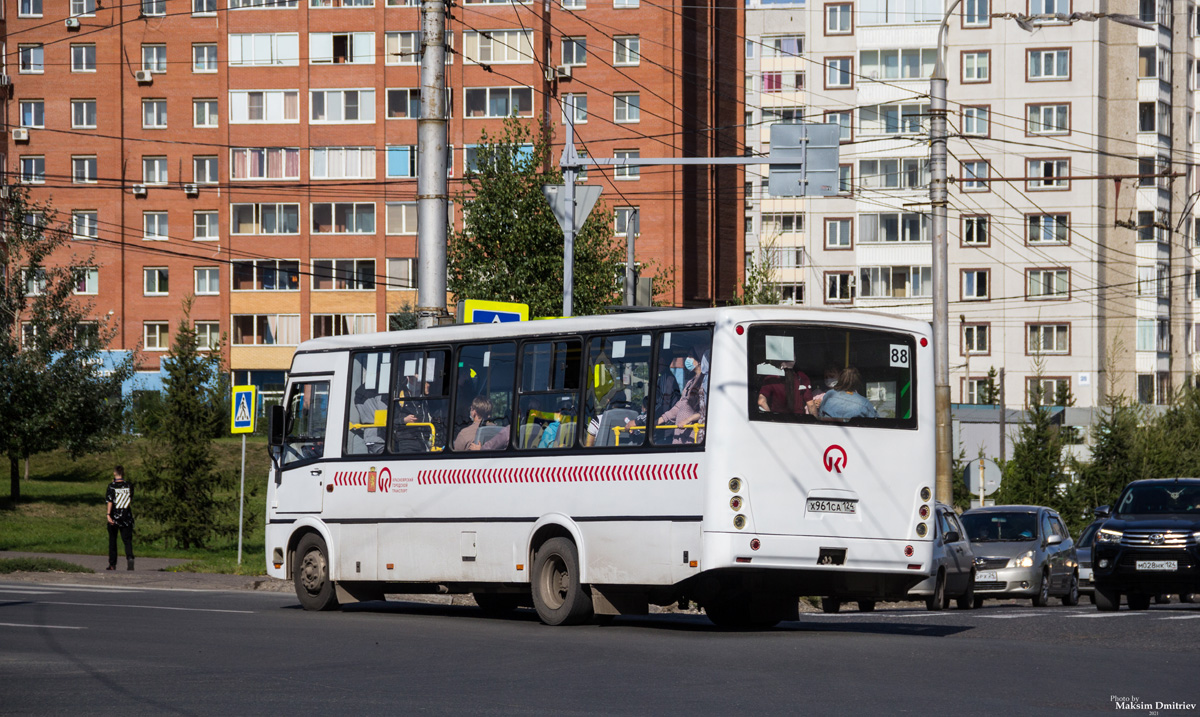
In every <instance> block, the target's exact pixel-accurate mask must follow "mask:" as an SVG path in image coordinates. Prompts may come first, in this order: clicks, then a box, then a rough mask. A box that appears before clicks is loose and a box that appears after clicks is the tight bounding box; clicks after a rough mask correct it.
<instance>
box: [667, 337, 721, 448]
mask: <svg viewBox="0 0 1200 717" xmlns="http://www.w3.org/2000/svg"><path fill="white" fill-rule="evenodd" d="M696 354H697V352H696V350H695V349H694V348H693V349H690V350H689V351H688V353H687V357H686V358H685V359H684V360H683V368H684V370H685V371H689V372H691V376H690V377H689V378H688V380H687V383H686V384H684V387H683V392H682V394H681V395H680V398H679V400H678V401H677V402H676V403H675V405H674V406H672V407H671V408H669V409H667V411H666V413H664V414H662V415H661V416H659V417H658V420H657V421H656V424H657V425H660V426H662V425H667V426H671V425H673V426H675V433H674V436H673V437H672V441H671V442H672V443H700V442H702V441H703V440H704V428H703V427H702V425H701V424H703V423H704V416H705V414H706V413H707V411H708V374H707V373H705V372H704V370H703V369H704V367H705V366H706V365H707V362H706V361H702V360H701V359H700V358H698V357H697V355H696ZM705 359H707V351H706V352H705Z"/></svg>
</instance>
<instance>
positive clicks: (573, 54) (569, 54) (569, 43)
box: [562, 37, 587, 67]
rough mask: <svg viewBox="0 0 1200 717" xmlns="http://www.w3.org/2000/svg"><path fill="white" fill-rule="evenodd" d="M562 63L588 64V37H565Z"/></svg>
mask: <svg viewBox="0 0 1200 717" xmlns="http://www.w3.org/2000/svg"><path fill="white" fill-rule="evenodd" d="M562 64H564V65H568V66H571V67H583V66H584V65H586V64H587V38H586V37H564V38H563V39H562Z"/></svg>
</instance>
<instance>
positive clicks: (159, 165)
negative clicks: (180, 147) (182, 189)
mask: <svg viewBox="0 0 1200 717" xmlns="http://www.w3.org/2000/svg"><path fill="white" fill-rule="evenodd" d="M166 183H167V158H166V157H142V184H166Z"/></svg>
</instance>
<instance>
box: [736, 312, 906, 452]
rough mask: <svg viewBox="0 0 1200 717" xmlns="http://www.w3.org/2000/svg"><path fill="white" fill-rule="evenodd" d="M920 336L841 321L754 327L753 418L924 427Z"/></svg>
mask: <svg viewBox="0 0 1200 717" xmlns="http://www.w3.org/2000/svg"><path fill="white" fill-rule="evenodd" d="M914 348H915V344H914V342H913V338H912V337H911V336H909V335H907V334H899V333H892V332H887V331H878V330H872V329H857V328H845V327H836V326H789V325H778V326H770V325H766V326H754V327H752V328H751V329H750V336H749V369H750V380H749V388H750V390H749V394H750V405H749V411H750V420H754V421H774V422H784V423H834V424H849V425H857V426H871V427H874V428H909V429H913V428H916V427H917V401H916V393H915V391H916V370H915V363H914Z"/></svg>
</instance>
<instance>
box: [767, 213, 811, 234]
mask: <svg viewBox="0 0 1200 717" xmlns="http://www.w3.org/2000/svg"><path fill="white" fill-rule="evenodd" d="M803 231H804V214H803V213H801V212H772V213H769V214H763V215H762V233H763V236H765V237H767V238H772V237H778V236H782V235H784V234H798V233H800V232H803Z"/></svg>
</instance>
